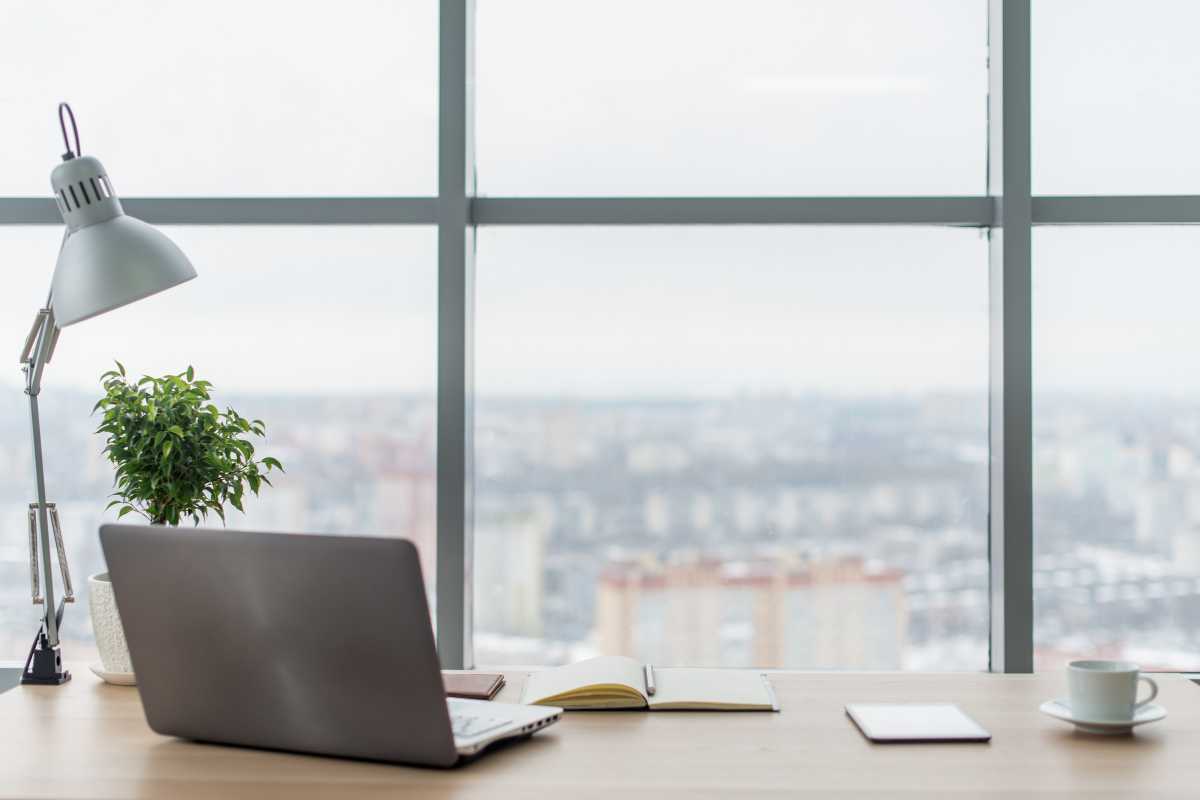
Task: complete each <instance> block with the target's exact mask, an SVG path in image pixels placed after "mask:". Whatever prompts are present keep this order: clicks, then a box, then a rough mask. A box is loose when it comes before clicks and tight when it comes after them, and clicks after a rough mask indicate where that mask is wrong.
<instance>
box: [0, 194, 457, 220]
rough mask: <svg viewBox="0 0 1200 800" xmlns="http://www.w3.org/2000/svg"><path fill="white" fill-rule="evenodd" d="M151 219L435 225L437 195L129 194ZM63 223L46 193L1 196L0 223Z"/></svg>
mask: <svg viewBox="0 0 1200 800" xmlns="http://www.w3.org/2000/svg"><path fill="white" fill-rule="evenodd" d="M121 204H122V206H123V207H124V208H125V211H126V212H127V213H129V214H130V215H132V216H135V217H138V218H139V219H143V220H145V221H146V222H149V223H151V224H152V225H433V224H434V223H435V222H436V221H437V199H436V198H433V197H127V198H122V199H121ZM4 224H8V225H61V224H62V214H61V213H60V212H59V210H58V207H57V206H56V205H55V203H54V200H53V199H51V198H46V197H4V198H0V225H4Z"/></svg>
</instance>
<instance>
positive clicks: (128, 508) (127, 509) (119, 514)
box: [117, 506, 133, 519]
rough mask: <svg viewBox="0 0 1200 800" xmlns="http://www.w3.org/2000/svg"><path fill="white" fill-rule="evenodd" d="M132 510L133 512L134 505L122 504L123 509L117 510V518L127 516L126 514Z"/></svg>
mask: <svg viewBox="0 0 1200 800" xmlns="http://www.w3.org/2000/svg"><path fill="white" fill-rule="evenodd" d="M132 512H133V506H122V507H121V510H120V511H118V512H117V519H120V518H121V517H123V516H125V515H126V514H129V513H132Z"/></svg>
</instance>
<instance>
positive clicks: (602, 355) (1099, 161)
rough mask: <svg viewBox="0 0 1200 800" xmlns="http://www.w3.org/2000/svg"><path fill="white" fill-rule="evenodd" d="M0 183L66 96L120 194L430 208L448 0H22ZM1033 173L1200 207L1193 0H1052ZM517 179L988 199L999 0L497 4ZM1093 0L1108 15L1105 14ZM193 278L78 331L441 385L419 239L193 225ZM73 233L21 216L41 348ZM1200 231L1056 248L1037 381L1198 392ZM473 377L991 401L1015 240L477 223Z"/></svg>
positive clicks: (95, 349) (491, 23) (486, 381)
mask: <svg viewBox="0 0 1200 800" xmlns="http://www.w3.org/2000/svg"><path fill="white" fill-rule="evenodd" d="M0 2H2V3H3V6H4V10H5V20H4V25H3V27H2V28H0V66H3V69H4V74H5V75H7V76H8V79H6V80H5V81H3V82H0V119H3V120H4V121H5V130H4V140H5V143H6V145H5V148H4V151H5V152H6V153H7V156H6V157H0V162H2V163H3V166H4V168H3V170H2V171H0V174H3V176H4V177H3V179H2V180H0V194H4V195H16V196H30V195H44V194H46V193H47V187H48V175H49V171H50V169H51V168H52V167H53V166H54V164H55V163H56V162H57V160H58V156H59V154H60V153H61V150H62V145H61V141H60V140H59V137H58V132H57V123H56V120H55V117H54V108H55V103H56V102H57V101H58V100H60V99H68V100H70V101H71V102H72V104H73V105H74V107H75V109H76V112H77V114H78V116H79V122H80V127H81V138H82V144H83V149H84V151H85V152H87V153H89V154H92V155H96V156H98V157H99V158H101V159H102V160H103V161H104V163H105V164H106V166H107V168H108V170H109V173H110V175H111V177H112V180H113V183H114V185H115V187H116V189H117V191H118V192H120V193H122V194H124V195H127V196H133V195H242V196H245V195H283V196H286V195H320V194H328V195H353V194H366V195H426V194H432V193H433V192H434V191H435V188H436V148H437V142H436V116H435V114H436V100H437V84H436V81H437V64H436V55H437V41H436V25H437V15H436V3H435V2H433V0H423V1H422V2H395V1H394V0H393V1H390V2H357V1H354V0H346V1H344V2H342V3H340V4H338V7H337V9H338V13H337V14H335V15H331V14H329V13H328V9H321V8H318V7H316V6H312V5H309V4H288V5H287V11H286V13H280V5H279V4H275V3H265V2H245V0H242V1H241V2H228V0H220V1H219V2H206V3H203V4H197V3H194V2H156V3H153V4H148V3H99V2H64V3H56V4H46V3H42V2H34V1H33V0H29V1H28V2H26V1H25V0H0ZM1034 5H1035V18H1034V32H1035V47H1034V74H1035V79H1034V143H1035V144H1034V153H1035V174H1034V179H1035V188H1036V190H1037V191H1039V192H1044V193H1074V192H1078V193H1095V192H1101V193H1122V192H1124V193H1133V192H1145V193H1173V192H1185V193H1192V194H1196V193H1200V151H1197V150H1196V148H1195V147H1194V142H1195V141H1196V140H1197V133H1200V130H1198V128H1200V124H1198V123H1200V117H1198V115H1197V112H1196V110H1195V109H1196V108H1197V103H1196V102H1194V100H1193V99H1192V96H1191V95H1192V94H1193V91H1192V87H1194V86H1196V85H1198V83H1200V82H1198V81H1197V78H1198V77H1200V75H1197V72H1200V55H1196V51H1195V48H1194V46H1193V41H1192V38H1191V36H1192V32H1194V31H1195V30H1197V29H1200V4H1196V3H1189V2H1183V1H1182V0H1179V1H1178V2H1149V3H1143V4H1141V5H1140V6H1139V9H1140V12H1139V14H1136V15H1131V14H1129V13H1127V11H1128V4H1127V3H1116V2H1087V3H1084V2H1076V1H1072V0H1056V1H1055V2H1052V3H1045V2H1042V3H1035V4H1034ZM478 6H479V10H478V26H477V40H478V59H477V91H478V113H477V125H478V137H477V138H478V177H479V189H480V191H481V192H482V193H485V194H490V195H521V194H525V195H571V194H577V195H588V194H595V195H621V194H627V195H655V194H680V195H702V194H776V195H778V194H794V195H804V194H817V195H821V194H835V195H854V194H906V195H921V194H963V195H971V194H981V193H984V192H985V191H986V187H985V184H984V174H985V168H986V115H985V111H986V89H987V82H986V56H987V50H986V36H987V31H986V16H985V11H986V3H985V2H984V0H938V1H937V2H929V1H926V2H903V1H902V0H888V1H883V0H879V1H877V2H866V1H858V0H856V2H841V1H839V2H834V0H828V1H827V2H795V1H792V2H767V1H766V0H743V2H738V3H728V2H721V3H716V2H714V3H705V2H696V0H692V2H674V1H672V2H667V0H638V1H637V2H634V1H633V0H609V2H605V3H583V2H562V0H536V1H534V0H479V3H478ZM1085 9H1086V12H1087V13H1084V11H1085ZM168 234H169V235H170V236H171V237H172V238H174V239H176V241H177V242H178V243H179V244H180V245H181V246H182V247H183V248H184V250H185V251H186V252H187V253H189V255H190V256H191V257H192V259H193V260H194V262H195V263H196V266H197V269H198V271H199V273H200V278H199V279H198V280H197V281H194V282H193V283H191V284H189V285H187V286H184V287H181V288H178V289H175V290H172V291H171V292H169V293H166V294H164V295H161V296H159V297H156V298H153V299H151V300H148V301H145V302H143V303H139V304H137V305H134V306H130V307H128V308H125V309H121V310H120V311H118V312H114V313H113V314H110V315H107V316H105V317H102V318H98V319H95V320H91V321H88V322H86V323H82V324H81V325H79V326H78V327H76V328H72V329H69V330H68V331H66V332H65V333H64V336H63V341H62V346H61V348H60V352H59V354H58V356H57V357H56V359H55V363H54V364H53V365H51V368H50V369H49V371H48V372H47V383H48V385H51V386H53V385H56V384H57V385H73V386H82V387H85V388H89V389H90V388H92V387H93V386H94V385H95V380H96V376H97V375H98V374H99V373H100V372H101V371H103V370H104V369H105V366H106V364H107V362H108V361H109V360H110V359H111V358H113V357H119V358H121V359H122V360H124V361H126V362H127V363H128V365H129V366H130V368H131V369H134V370H136V371H152V372H157V371H167V370H172V369H182V368H183V366H185V365H186V364H187V363H194V364H195V365H196V366H197V368H198V369H201V370H202V371H203V372H204V373H205V374H208V375H210V376H212V377H213V378H214V379H216V380H217V381H218V384H219V385H220V386H223V387H226V388H228V389H237V390H255V391H260V390H261V391H265V390H283V391H357V390H361V389H363V388H366V389H370V390H432V388H433V386H434V366H435V363H436V341H435V323H436V280H435V278H436V275H435V272H436V249H435V239H434V234H433V231H432V230H429V229H418V228H356V227H326V228H309V229H304V228H294V227H277V228H240V227H227V228H222V229H207V228H197V227H176V228H171V229H169V230H168ZM59 236H60V231H59V229H57V228H55V227H51V226H43V227H31V228H14V227H0V269H3V270H4V272H5V275H4V280H5V291H4V292H3V293H2V294H0V344H3V342H5V341H8V342H10V343H11V350H12V358H13V370H12V373H11V374H10V375H7V376H4V378H3V379H4V380H7V381H8V382H9V383H12V384H15V383H16V382H17V381H18V380H19V373H18V372H17V370H16V355H17V349H18V346H19V344H20V340H21V339H22V337H23V335H24V333H25V331H26V330H27V326H28V324H29V321H30V320H31V319H32V315H33V312H34V311H35V309H36V308H37V306H38V304H39V303H40V302H41V301H42V300H43V299H44V295H45V289H46V287H47V286H48V285H49V280H50V273H51V270H52V266H53V262H54V257H55V251H56V249H57V246H58V238H59ZM1197 252H1200V232H1195V233H1194V232H1193V229H1164V228H1140V229H1108V230H1094V229H1093V230H1089V229H1065V230H1053V231H1044V230H1043V231H1038V232H1037V233H1036V234H1035V249H1034V255H1035V282H1036V284H1037V286H1036V296H1035V302H1036V308H1035V328H1036V330H1035V335H1036V339H1035V341H1036V346H1037V360H1036V369H1037V377H1038V381H1039V386H1042V387H1054V388H1089V387H1091V388H1105V389H1122V388H1126V387H1127V386H1128V385H1130V378H1136V385H1139V386H1144V387H1153V388H1156V389H1159V390H1178V391H1189V390H1194V389H1196V388H1200V379H1197V378H1193V377H1191V376H1190V375H1188V374H1186V371H1181V370H1180V369H1179V365H1180V364H1181V363H1187V362H1189V361H1190V360H1191V359H1193V358H1194V357H1195V347H1194V343H1195V342H1200V336H1197V334H1200V324H1198V323H1197V322H1195V321H1194V315H1193V314H1191V313H1189V312H1190V303H1191V298H1192V297H1194V296H1196V294H1197V291H1196V290H1197V289H1200V286H1198V285H1197V283H1200V282H1198V281H1197V279H1196V278H1194V277H1193V275H1194V273H1195V270H1194V269H1193V268H1192V265H1193V264H1194V262H1195V254H1196V253H1197ZM478 269H479V273H478V292H477V298H478V299H477V311H478V350H477V367H478V378H479V379H478V388H479V390H480V392H481V393H485V394H489V393H499V392H515V393H543V392H544V393H553V394H560V393H579V394H605V395H612V396H630V395H633V396H637V395H644V394H662V393H683V394H712V393H716V394H727V393H731V392H739V391H779V390H791V391H804V390H814V389H815V390H823V391H833V392H897V391H900V392H908V391H928V390H938V389H954V390H962V389H966V390H982V389H983V388H985V387H986V383H987V365H986V360H987V280H986V273H987V256H986V243H985V242H984V241H983V240H982V239H981V237H980V236H979V234H978V233H977V232H975V231H970V230H955V229H940V230H939V229H896V228H838V229H828V228H826V229H821V228H765V227H763V228H751V227H738V228H704V229H686V230H683V229H672V228H636V229H633V228H629V229H613V228H607V229H600V228H594V229H578V228H573V229H561V228H559V229H545V228H542V229H529V228H514V229H485V230H483V231H481V233H480V237H479V257H478Z"/></svg>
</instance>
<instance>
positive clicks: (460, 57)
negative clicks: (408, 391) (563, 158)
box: [437, 0, 475, 669]
mask: <svg viewBox="0 0 1200 800" xmlns="http://www.w3.org/2000/svg"><path fill="white" fill-rule="evenodd" d="M440 4H441V9H440V28H439V45H440V49H439V54H438V61H439V66H438V204H437V228H438V366H437V372H438V379H437V390H438V399H437V409H438V411H437V636H438V655H439V657H440V658H441V662H442V666H443V667H445V668H447V669H466V668H470V667H471V666H473V664H474V653H473V648H472V636H473V630H472V628H473V625H472V605H473V593H474V587H473V586H472V579H471V576H472V561H473V558H474V553H473V548H472V543H473V526H474V519H473V513H472V512H473V500H474V498H473V493H474V492H473V485H472V484H473V477H474V458H473V456H474V445H473V436H474V407H473V402H474V398H473V376H474V363H473V346H474V302H475V289H474V272H475V230H474V226H473V223H472V220H471V198H472V195H474V184H475V180H474V172H475V170H474V141H473V140H474V130H473V128H474V124H473V116H474V115H473V103H474V98H473V91H472V89H473V75H472V72H473V70H472V61H473V58H474V55H473V49H474V48H473V44H474V42H473V39H474V36H473V26H474V0H440Z"/></svg>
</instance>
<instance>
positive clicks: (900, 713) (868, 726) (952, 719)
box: [846, 703, 992, 742]
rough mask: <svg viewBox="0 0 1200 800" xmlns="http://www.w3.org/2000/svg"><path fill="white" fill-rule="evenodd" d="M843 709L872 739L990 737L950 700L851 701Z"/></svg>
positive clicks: (963, 739)
mask: <svg viewBox="0 0 1200 800" xmlns="http://www.w3.org/2000/svg"><path fill="white" fill-rule="evenodd" d="M846 713H847V714H849V715H850V719H852V720H854V724H855V725H857V726H858V729H859V730H860V731H862V732H863V735H864V736H866V737H867V738H868V739H870V740H871V741H872V742H986V741H989V740H990V739H991V738H992V735H991V734H990V733H988V732H987V731H986V730H984V729H983V727H982V726H980V724H979V723H978V722H976V721H975V720H973V719H971V718H970V717H968V716H967V715H966V714H964V713H963V711H962V709H961V708H959V707H958V706H956V705H954V704H952V703H935V704H924V705H917V704H896V705H893V704H885V705H877V704H873V703H850V704H848V705H847V706H846Z"/></svg>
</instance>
